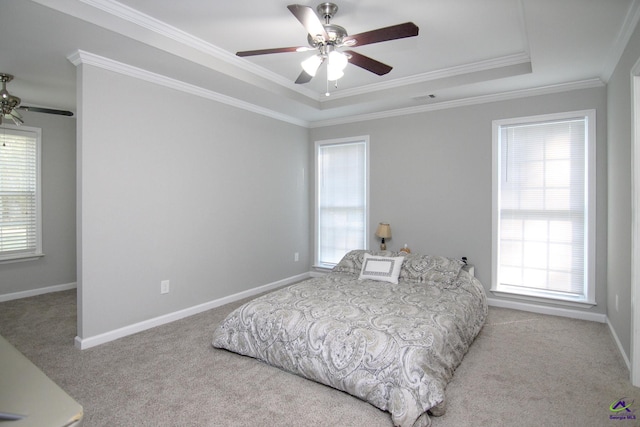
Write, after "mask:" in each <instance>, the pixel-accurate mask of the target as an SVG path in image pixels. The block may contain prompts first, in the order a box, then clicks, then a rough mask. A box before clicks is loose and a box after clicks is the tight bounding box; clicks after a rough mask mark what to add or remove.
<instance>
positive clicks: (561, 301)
mask: <svg viewBox="0 0 640 427" xmlns="http://www.w3.org/2000/svg"><path fill="white" fill-rule="evenodd" d="M491 293H492V294H494V295H496V296H501V297H506V298H511V299H518V300H522V301H528V302H539V303H547V304H558V305H565V306H569V307H580V308H589V307H593V306H595V305H597V304H596V302H595V301H591V300H582V299H578V298H560V297H558V296H556V295H554V294H551V293H549V294H545V293H543V292H540V293H538V292H531V293H529V294H526V293H523V292H521V291H519V292H514V291H509V290H507V289H495V288H492V289H491Z"/></svg>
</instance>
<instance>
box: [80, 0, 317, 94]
mask: <svg viewBox="0 0 640 427" xmlns="http://www.w3.org/2000/svg"><path fill="white" fill-rule="evenodd" d="M80 1H81V2H82V3H84V4H86V5H88V6H91V7H94V8H96V9H99V10H101V11H103V12H106V13H108V14H110V15H112V16H115V17H117V18H120V19H122V20H125V21H127V22H130V23H132V24H134V25H137V26H139V27H141V28H145V29H147V30H149V31H152V32H154V33H156V34H159V35H161V36H163V37H166V38H167V39H169V40H173V41H175V42H177V43H180V44H183V45H185V46H187V47H190V48H192V49H195V50H197V51H199V52H202V53H204V54H206V55H209V56H212V57H214V58H216V59H219V60H221V61H224V62H226V63H228V64H231V65H233V66H234V67H238V68H241V69H243V70H245V71H248V72H250V73H253V74H255V75H257V76H260V77H262V78H265V79H267V80H269V81H271V82H273V83H276V84H278V85H281V86H284V87H286V88H288V89H291V90H294V91H296V92H298V93H300V94H302V95H304V96H307V97H309V98H311V99H314V100H316V99H317V98H318V95H317V94H316V93H315V92H313V91H311V90H309V89H307V88H305V87H303V86H300V85H296V84H294V83H293V82H291V81H290V80H288V79H286V78H284V77H282V76H281V75H279V74H276V73H274V72H272V71H270V70H267V69H266V68H263V67H260V66H259V65H256V64H253V63H251V62H249V61H247V60H244V59H241V58H239V57H237V56H236V55H233V54H231V53H229V52H227V51H226V50H223V49H221V48H219V47H218V46H215V45H213V44H211V43H209V42H206V41H204V40H202V39H200V38H198V37H195V36H193V35H191V34H189V33H187V32H185V31H182V30H180V29H178V28H176V27H174V26H172V25H169V24H167V23H166V22H163V21H160V20H158V19H156V18H153V17H151V16H149V15H147V14H144V13H142V12H140V11H138V10H136V9H133V8H131V7H129V6H127V5H124V4H122V3H120V2H117V1H115V0H80Z"/></svg>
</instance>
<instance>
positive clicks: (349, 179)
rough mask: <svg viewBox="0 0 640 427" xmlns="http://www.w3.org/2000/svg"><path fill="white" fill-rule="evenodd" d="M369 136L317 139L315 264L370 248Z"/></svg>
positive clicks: (329, 263) (332, 261) (327, 263)
mask: <svg viewBox="0 0 640 427" xmlns="http://www.w3.org/2000/svg"><path fill="white" fill-rule="evenodd" d="M368 157H369V138H368V137H366V136H364V137H356V138H348V139H340V140H329V141H318V142H316V265H318V266H320V267H332V266H334V265H336V264H337V263H338V262H339V261H340V259H342V257H343V256H344V254H346V253H347V252H348V251H350V250H352V249H365V248H366V247H367V233H366V230H367V228H368V217H369V215H368V180H369V179H368V176H369V166H368Z"/></svg>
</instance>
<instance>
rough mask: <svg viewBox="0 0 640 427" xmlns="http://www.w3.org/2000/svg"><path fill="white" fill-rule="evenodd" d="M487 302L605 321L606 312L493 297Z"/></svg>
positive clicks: (500, 305)
mask: <svg viewBox="0 0 640 427" xmlns="http://www.w3.org/2000/svg"><path fill="white" fill-rule="evenodd" d="M487 303H488V304H489V306H492V307H501V308H511V309H513V310H522V311H530V312H532V313H539V314H550V315H552V316H562V317H570V318H572V319H580V320H590V321H592V322H600V323H605V322H606V321H607V315H606V314H602V313H591V312H588V311H580V310H572V309H570V308H560V307H550V306H546V305H540V304H532V303H528V302H520V301H507V300H503V299H495V298H487Z"/></svg>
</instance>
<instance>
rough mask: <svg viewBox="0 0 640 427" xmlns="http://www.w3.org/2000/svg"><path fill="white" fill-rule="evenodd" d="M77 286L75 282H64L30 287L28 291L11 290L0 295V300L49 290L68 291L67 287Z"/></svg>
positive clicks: (26, 296)
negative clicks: (34, 287) (11, 291)
mask: <svg viewBox="0 0 640 427" xmlns="http://www.w3.org/2000/svg"><path fill="white" fill-rule="evenodd" d="M76 287H77V284H76V282H73V283H66V284H64V285H54V286H46V287H44V288H38V289H30V290H28V291H20V292H13V293H11V294H4V295H0V302H5V301H11V300H14V299H21V298H28V297H35V296H36V295H43V294H48V293H51V292H60V291H68V290H69V289H75V288H76Z"/></svg>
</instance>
